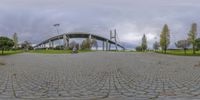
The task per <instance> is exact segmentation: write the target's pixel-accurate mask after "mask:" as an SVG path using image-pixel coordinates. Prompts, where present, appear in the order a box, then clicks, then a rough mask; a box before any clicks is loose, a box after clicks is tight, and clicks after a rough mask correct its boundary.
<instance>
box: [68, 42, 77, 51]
mask: <svg viewBox="0 0 200 100" xmlns="http://www.w3.org/2000/svg"><path fill="white" fill-rule="evenodd" d="M76 45H77V43H76V42H75V41H72V42H71V43H70V44H69V49H70V50H72V49H73V48H74V47H76Z"/></svg>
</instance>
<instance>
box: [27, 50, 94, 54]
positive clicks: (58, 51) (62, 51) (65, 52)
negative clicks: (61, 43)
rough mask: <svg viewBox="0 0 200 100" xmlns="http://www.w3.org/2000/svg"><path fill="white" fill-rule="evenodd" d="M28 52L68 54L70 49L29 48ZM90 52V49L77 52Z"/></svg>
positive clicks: (70, 51)
mask: <svg viewBox="0 0 200 100" xmlns="http://www.w3.org/2000/svg"><path fill="white" fill-rule="evenodd" d="M28 52H29V53H41V54H69V53H72V50H30V51H28ZM84 52H92V51H91V50H80V51H79V53H84Z"/></svg>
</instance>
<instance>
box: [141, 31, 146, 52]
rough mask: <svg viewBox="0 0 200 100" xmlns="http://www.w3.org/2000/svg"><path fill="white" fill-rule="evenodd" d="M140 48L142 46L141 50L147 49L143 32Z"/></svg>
mask: <svg viewBox="0 0 200 100" xmlns="http://www.w3.org/2000/svg"><path fill="white" fill-rule="evenodd" d="M141 48H142V51H145V50H146V49H147V38H146V35H145V34H144V35H143V37H142V44H141Z"/></svg>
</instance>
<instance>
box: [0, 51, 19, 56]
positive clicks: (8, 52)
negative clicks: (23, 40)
mask: <svg viewBox="0 0 200 100" xmlns="http://www.w3.org/2000/svg"><path fill="white" fill-rule="evenodd" d="M22 52H23V51H22V50H9V51H4V53H3V54H2V53H1V51H0V56H5V55H12V54H17V53H22Z"/></svg>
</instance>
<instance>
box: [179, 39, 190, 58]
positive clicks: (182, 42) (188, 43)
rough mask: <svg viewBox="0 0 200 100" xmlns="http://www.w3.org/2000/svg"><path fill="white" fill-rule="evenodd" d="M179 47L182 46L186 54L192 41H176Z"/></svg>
mask: <svg viewBox="0 0 200 100" xmlns="http://www.w3.org/2000/svg"><path fill="white" fill-rule="evenodd" d="M175 45H176V47H177V48H182V49H183V50H184V53H185V55H186V50H187V48H188V47H189V46H190V42H189V41H188V40H179V41H177V42H176V43H175Z"/></svg>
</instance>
